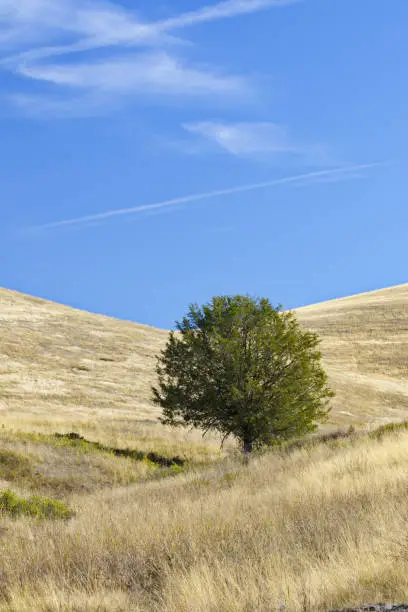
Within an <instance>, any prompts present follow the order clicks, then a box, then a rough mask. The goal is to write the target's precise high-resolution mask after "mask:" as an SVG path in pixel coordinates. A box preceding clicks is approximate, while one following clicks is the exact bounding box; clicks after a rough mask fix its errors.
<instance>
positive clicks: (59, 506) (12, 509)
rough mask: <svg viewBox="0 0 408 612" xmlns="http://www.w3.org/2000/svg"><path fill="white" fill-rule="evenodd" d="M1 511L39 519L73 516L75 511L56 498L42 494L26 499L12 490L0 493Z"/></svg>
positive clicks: (15, 515)
mask: <svg viewBox="0 0 408 612" xmlns="http://www.w3.org/2000/svg"><path fill="white" fill-rule="evenodd" d="M0 513H1V514H7V515H9V516H11V517H13V518H15V517H17V516H21V515H25V516H31V517H34V518H38V519H68V518H70V517H71V516H73V512H72V511H71V510H69V509H68V508H67V507H66V506H65V504H63V503H62V502H60V501H58V500H56V499H50V498H48V497H41V496H40V495H33V496H32V497H29V498H27V499H24V498H22V497H18V496H17V495H16V494H15V493H13V492H12V491H10V490H7V491H3V492H2V493H0Z"/></svg>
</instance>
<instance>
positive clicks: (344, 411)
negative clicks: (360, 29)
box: [0, 284, 408, 430]
mask: <svg viewBox="0 0 408 612" xmlns="http://www.w3.org/2000/svg"><path fill="white" fill-rule="evenodd" d="M296 312H297V315H298V317H299V319H300V321H301V322H302V324H303V325H304V326H305V327H307V328H309V329H312V330H314V331H317V332H318V333H319V334H320V336H321V338H322V350H323V354H324V361H325V366H326V369H327V371H328V373H329V375H330V380H331V383H332V386H333V388H334V389H335V391H336V392H337V398H336V400H335V401H334V403H333V414H332V418H331V422H330V424H329V427H333V426H338V425H342V424H345V423H347V424H348V423H350V422H352V423H354V424H356V425H360V424H364V423H370V422H375V423H381V422H387V421H389V420H398V419H401V418H404V416H406V415H407V414H408V357H407V355H408V284H407V285H401V286H399V287H392V288H390V289H383V290H381V291H374V292H372V293H367V294H362V295H357V296H353V297H350V298H345V299H340V300H333V301H331V302H326V303H322V304H316V305H313V306H308V307H306V308H301V309H298V310H297V311H296ZM180 314H182V313H180ZM166 336H167V332H166V331H163V330H158V329H154V328H152V327H147V326H142V325H137V324H134V323H129V322H124V321H117V320H115V319H111V318H108V317H103V316H99V315H93V314H89V313H85V312H82V311H78V310H74V309H72V308H67V307H65V306H61V305H58V304H54V303H50V302H45V301H43V300H39V299H35V298H32V297H29V296H25V295H22V294H19V293H15V292H12V291H7V290H5V289H0V355H1V363H0V419H1V418H3V417H4V418H3V421H4V420H6V421H7V422H10V420H11V421H13V420H20V415H24V420H25V421H26V422H27V419H30V420H31V421H32V422H33V423H41V422H42V421H46V422H47V423H50V421H51V422H52V421H55V422H58V421H59V420H61V418H62V417H63V420H64V421H71V422H72V423H78V422H83V423H86V422H87V421H92V422H96V421H97V422H101V421H106V420H112V421H114V422H115V423H117V422H118V421H120V420H123V419H126V420H131V421H132V422H134V421H136V422H137V424H138V426H142V425H143V424H145V425H146V427H147V428H148V429H149V430H151V429H152V427H151V426H152V425H153V424H154V423H155V422H156V420H157V410H156V409H155V408H154V407H153V406H152V405H151V403H150V385H151V383H152V381H153V380H154V365H155V355H156V354H157V352H158V351H159V350H160V349H161V347H162V346H163V344H164V342H165V339H166Z"/></svg>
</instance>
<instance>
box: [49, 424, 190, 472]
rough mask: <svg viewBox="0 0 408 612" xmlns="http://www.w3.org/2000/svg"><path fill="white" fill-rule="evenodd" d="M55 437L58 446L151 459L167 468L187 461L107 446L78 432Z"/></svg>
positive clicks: (117, 455) (135, 459) (138, 458)
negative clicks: (92, 440) (87, 438)
mask: <svg viewBox="0 0 408 612" xmlns="http://www.w3.org/2000/svg"><path fill="white" fill-rule="evenodd" d="M54 438H55V439H56V440H57V445H58V446H69V447H72V448H79V449H82V450H84V451H100V452H103V453H110V454H112V455H115V457H127V458H128V459H133V460H134V461H149V462H150V463H152V464H154V465H158V466H160V467H165V468H173V467H175V466H176V467H179V468H182V467H183V466H184V464H185V463H186V461H185V459H182V458H181V457H164V456H163V455H159V454H158V453H155V452H149V453H143V452H141V451H138V450H132V449H130V448H114V447H111V446H105V445H104V444H101V443H100V442H91V441H90V440H86V439H85V438H84V437H83V436H81V435H79V434H78V433H75V432H71V433H67V434H60V433H56V434H54Z"/></svg>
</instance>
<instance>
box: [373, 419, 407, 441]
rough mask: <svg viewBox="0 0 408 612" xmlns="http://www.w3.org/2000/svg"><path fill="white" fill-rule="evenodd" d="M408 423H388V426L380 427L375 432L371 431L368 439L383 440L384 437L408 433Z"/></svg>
mask: <svg viewBox="0 0 408 612" xmlns="http://www.w3.org/2000/svg"><path fill="white" fill-rule="evenodd" d="M407 429H408V421H402V422H401V423H387V424H386V425H380V427H378V428H377V429H375V430H374V431H370V433H369V434H368V437H369V438H371V439H374V440H381V438H383V437H384V436H389V435H392V434H396V433H399V432H403V431H407Z"/></svg>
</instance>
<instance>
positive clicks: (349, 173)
mask: <svg viewBox="0 0 408 612" xmlns="http://www.w3.org/2000/svg"><path fill="white" fill-rule="evenodd" d="M382 165H385V164H384V163H383V162H377V163H371V164H359V165H354V166H343V167H341V168H333V169H330V170H319V171H317V172H308V173H305V174H297V175H294V176H287V177H284V178H280V179H274V180H271V181H264V182H262V183H252V184H250V185H240V186H237V187H229V188H227V189H218V190H215V191H207V192H205V193H196V194H191V195H187V196H183V197H179V198H173V199H171V200H164V201H163V202H157V203H155V204H143V205H141V206H136V207H133V208H122V209H117V210H110V211H107V212H102V213H98V214H93V215H86V216H83V217H76V218H75V219H65V220H62V221H55V222H52V223H46V224H43V225H39V226H36V227H32V228H30V230H31V231H38V230H52V229H57V228H62V227H67V226H82V225H84V224H88V223H93V222H95V221H108V220H109V219H112V218H114V217H123V216H128V215H137V214H140V213H145V212H149V211H156V210H160V209H164V208H169V207H176V206H179V205H180V204H191V203H193V202H198V201H201V200H211V199H213V198H218V197H225V196H230V195H234V194H237V193H246V192H251V191H258V190H260V189H266V188H271V187H277V186H278V185H285V184H299V185H301V184H305V185H307V184H311V183H312V182H313V181H314V180H315V181H319V180H321V179H322V178H328V177H335V176H336V177H338V178H339V179H340V178H341V179H342V180H348V179H349V178H356V173H357V172H362V171H363V170H369V169H371V168H374V167H378V166H382Z"/></svg>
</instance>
